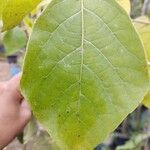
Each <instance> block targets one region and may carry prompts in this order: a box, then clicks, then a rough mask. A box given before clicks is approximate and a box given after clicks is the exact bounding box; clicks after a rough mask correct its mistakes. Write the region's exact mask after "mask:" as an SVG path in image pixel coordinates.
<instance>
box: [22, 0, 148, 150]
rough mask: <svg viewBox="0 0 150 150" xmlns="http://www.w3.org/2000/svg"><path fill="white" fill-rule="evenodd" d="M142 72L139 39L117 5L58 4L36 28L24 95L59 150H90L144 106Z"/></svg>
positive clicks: (53, 4)
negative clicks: (141, 104) (139, 107)
mask: <svg viewBox="0 0 150 150" xmlns="http://www.w3.org/2000/svg"><path fill="white" fill-rule="evenodd" d="M97 6H99V7H97ZM96 8H97V9H96ZM108 10H109V11H108ZM60 12H61V13H60ZM104 14H105V15H104ZM118 14H119V17H116V16H117V15H118ZM48 18H49V19H48ZM112 18H115V19H114V20H113V19H112ZM118 18H119V19H121V20H122V21H120V20H119V19H118ZM56 20H57V21H56ZM114 21H115V23H114ZM83 28H84V29H83ZM116 31H117V32H116ZM93 33H94V34H93ZM126 35H128V36H126ZM131 39H132V40H133V43H134V44H133V43H131V42H130V40H131ZM39 41H40V42H39ZM133 45H134V46H133ZM35 49H36V50H37V51H35ZM31 58H32V59H33V60H34V61H32V60H31ZM131 61H132V64H131V63H130V62H131ZM146 68H147V65H146V60H145V56H144V50H143V47H142V44H141V42H140V40H139V38H138V35H137V34H136V32H135V30H134V28H133V26H132V24H131V21H130V20H129V18H128V16H127V15H126V13H125V12H124V11H123V10H122V9H121V8H120V6H119V5H118V4H117V3H116V2H115V1H113V0H112V1H110V0H103V1H98V0H94V1H91V0H86V1H84V0H80V1H76V0H57V1H52V2H51V4H50V5H49V6H48V7H47V9H46V10H45V12H44V13H43V14H42V16H41V17H40V18H39V19H38V21H37V23H36V25H35V27H34V30H33V33H32V36H31V39H30V42H29V45H28V52H27V55H26V61H25V65H24V72H23V78H22V80H21V87H22V91H23V93H24V95H25V96H26V99H29V102H30V104H31V106H32V109H33V112H34V114H35V115H36V117H37V118H38V119H39V120H40V121H41V122H42V124H43V125H44V126H45V128H46V129H47V130H48V131H49V133H51V134H52V137H53V138H54V140H56V142H57V143H58V145H59V146H60V147H61V148H62V149H66V150H69V149H72V150H79V149H80V150H82V149H87V150H90V149H92V148H93V147H94V146H96V144H98V143H99V141H101V142H102V140H104V138H105V137H106V136H107V135H108V133H110V132H111V131H113V130H114V129H115V128H116V127H117V126H118V125H119V124H120V123H121V121H122V120H123V119H124V118H125V117H126V116H127V115H128V114H129V113H130V112H132V111H133V110H134V109H135V108H136V107H137V106H138V103H139V102H140V101H141V100H142V99H143V97H144V95H145V93H146V92H147V90H148V85H147V81H148V73H147V69H146ZM35 74H36V76H35ZM126 74H127V76H126ZM33 77H34V78H33ZM139 79H140V80H139ZM28 83H30V84H32V85H33V86H32V87H31V86H30V85H29V84H28ZM47 84H48V85H47ZM40 90H41V91H40ZM127 99H128V100H127ZM118 112H119V113H118ZM110 122H111V125H110Z"/></svg>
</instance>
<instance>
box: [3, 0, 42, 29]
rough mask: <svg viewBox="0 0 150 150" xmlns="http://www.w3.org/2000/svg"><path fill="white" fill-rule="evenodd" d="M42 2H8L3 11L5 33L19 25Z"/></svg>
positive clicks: (9, 0) (25, 0)
mask: <svg viewBox="0 0 150 150" xmlns="http://www.w3.org/2000/svg"><path fill="white" fill-rule="evenodd" d="M40 2H41V0H7V3H6V6H5V8H4V10H3V15H2V19H3V31H5V30H9V29H11V28H13V27H15V26H16V25H18V24H19V23H20V22H21V20H22V19H23V18H24V17H25V16H26V15H27V14H28V13H29V12H30V11H31V10H32V9H34V8H35V7H36V6H37V5H38V4H39V3H40Z"/></svg>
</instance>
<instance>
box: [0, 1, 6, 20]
mask: <svg viewBox="0 0 150 150" xmlns="http://www.w3.org/2000/svg"><path fill="white" fill-rule="evenodd" d="M6 1H7V0H0V20H1V18H2V12H3V9H4V6H5V3H6Z"/></svg>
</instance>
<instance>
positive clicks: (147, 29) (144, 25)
mask: <svg viewBox="0 0 150 150" xmlns="http://www.w3.org/2000/svg"><path fill="white" fill-rule="evenodd" d="M134 24H135V27H136V29H137V31H138V32H139V34H140V37H141V39H142V41H143V44H144V47H145V49H146V53H147V55H148V59H149V60H150V21H149V19H148V17H146V16H142V17H139V18H137V19H136V20H134Z"/></svg>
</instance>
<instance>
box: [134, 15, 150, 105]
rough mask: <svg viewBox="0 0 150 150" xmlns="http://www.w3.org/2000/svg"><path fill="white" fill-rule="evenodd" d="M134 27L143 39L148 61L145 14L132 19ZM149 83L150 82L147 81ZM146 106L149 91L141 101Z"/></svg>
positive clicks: (148, 35)
mask: <svg viewBox="0 0 150 150" xmlns="http://www.w3.org/2000/svg"><path fill="white" fill-rule="evenodd" d="M134 24H135V27H136V29H137V31H138V32H139V34H140V37H141V39H142V41H143V44H144V47H145V50H146V53H147V57H148V60H149V61H150V22H149V19H148V18H147V17H146V16H142V17H139V18H137V19H136V20H134ZM149 84H150V83H149ZM142 103H143V104H144V105H145V106H146V107H148V108H150V91H149V92H148V93H147V95H146V96H145V98H144V100H143V102H142Z"/></svg>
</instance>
